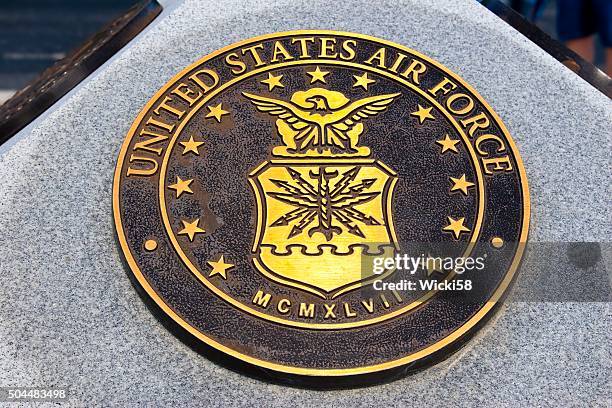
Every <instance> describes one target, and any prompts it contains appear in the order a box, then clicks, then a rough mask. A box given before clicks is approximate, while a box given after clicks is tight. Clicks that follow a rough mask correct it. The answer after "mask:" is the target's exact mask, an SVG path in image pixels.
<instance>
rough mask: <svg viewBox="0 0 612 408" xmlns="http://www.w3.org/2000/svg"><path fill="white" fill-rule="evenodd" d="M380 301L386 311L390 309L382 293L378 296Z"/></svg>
mask: <svg viewBox="0 0 612 408" xmlns="http://www.w3.org/2000/svg"><path fill="white" fill-rule="evenodd" d="M380 300H382V302H383V306H384V307H385V308H387V309H388V308H390V307H391V305H390V304H389V302H388V301H387V298H386V297H385V295H383V294H382V293H381V294H380Z"/></svg>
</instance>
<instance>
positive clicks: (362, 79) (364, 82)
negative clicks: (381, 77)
mask: <svg viewBox="0 0 612 408" xmlns="http://www.w3.org/2000/svg"><path fill="white" fill-rule="evenodd" d="M353 78H355V83H354V84H353V88H357V87H358V86H361V87H363V89H365V90H366V91H367V90H368V85H369V84H373V83H374V82H376V81H375V80H373V79H370V78H368V73H367V72H364V73H363V75H362V76H357V75H353Z"/></svg>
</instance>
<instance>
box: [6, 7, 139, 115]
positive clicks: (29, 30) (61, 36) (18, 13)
mask: <svg viewBox="0 0 612 408" xmlns="http://www.w3.org/2000/svg"><path fill="white" fill-rule="evenodd" d="M136 3H137V1H136V0H19V1H16V0H0V103H2V102H3V101H4V100H6V99H8V97H10V95H11V94H12V93H13V92H14V91H15V90H17V89H21V88H22V87H23V86H24V85H26V83H28V82H29V81H31V80H32V79H34V77H36V75H38V74H39V73H40V72H41V71H43V70H44V69H45V68H47V67H49V66H51V65H52V64H53V63H54V62H56V61H57V60H59V59H62V58H63V57H64V56H65V55H66V53H67V52H70V51H71V50H73V49H75V48H77V47H78V46H79V45H80V44H82V43H83V42H84V41H85V40H86V39H87V38H88V37H89V36H91V35H92V34H94V33H96V32H97V31H99V30H100V29H101V28H103V27H104V26H105V25H106V24H107V23H108V22H110V21H112V20H113V19H115V18H116V17H118V16H120V15H122V14H123V13H124V12H125V11H126V10H127V9H129V8H130V7H131V6H132V5H134V4H136Z"/></svg>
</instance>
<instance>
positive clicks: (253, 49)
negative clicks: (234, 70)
mask: <svg viewBox="0 0 612 408" xmlns="http://www.w3.org/2000/svg"><path fill="white" fill-rule="evenodd" d="M258 48H260V49H262V50H263V45H261V44H255V45H253V46H251V47H248V48H243V49H242V50H241V52H242V55H246V53H249V54H251V58H253V61H255V66H256V67H259V66H262V65H264V62H263V61H262V60H261V57H260V56H259V53H258V52H257V49H258Z"/></svg>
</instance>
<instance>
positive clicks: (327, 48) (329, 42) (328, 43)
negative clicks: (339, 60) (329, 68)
mask: <svg viewBox="0 0 612 408" xmlns="http://www.w3.org/2000/svg"><path fill="white" fill-rule="evenodd" d="M319 40H320V41H321V52H320V53H319V58H336V57H337V56H338V53H337V52H334V50H335V49H336V39H335V38H327V37H322V38H320V39H319ZM328 52H333V54H328Z"/></svg>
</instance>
